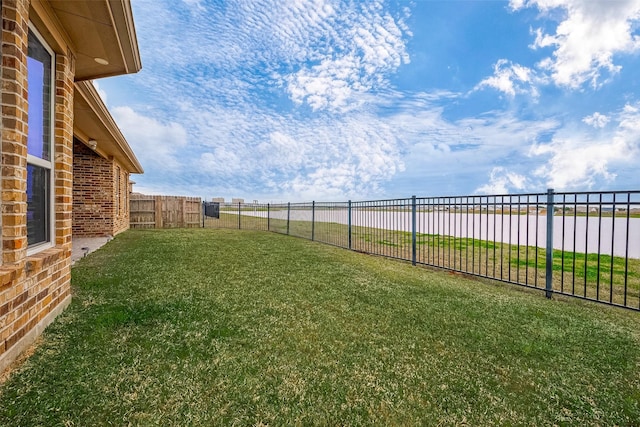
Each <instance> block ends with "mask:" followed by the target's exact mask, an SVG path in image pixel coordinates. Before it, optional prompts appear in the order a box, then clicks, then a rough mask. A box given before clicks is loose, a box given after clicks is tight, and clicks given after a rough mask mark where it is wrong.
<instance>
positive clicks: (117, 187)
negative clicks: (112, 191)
mask: <svg viewBox="0 0 640 427" xmlns="http://www.w3.org/2000/svg"><path fill="white" fill-rule="evenodd" d="M121 194H122V188H121V187H120V166H116V216H120V208H121V204H120V200H121V199H120V198H121Z"/></svg>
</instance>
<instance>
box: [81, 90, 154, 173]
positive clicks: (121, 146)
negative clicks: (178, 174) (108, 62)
mask: <svg viewBox="0 0 640 427" xmlns="http://www.w3.org/2000/svg"><path fill="white" fill-rule="evenodd" d="M73 115H74V120H73V134H74V135H75V136H76V137H77V138H78V139H79V140H81V141H82V142H84V143H85V144H86V145H87V146H89V147H90V148H92V149H93V150H94V151H95V152H96V153H98V154H99V155H101V156H102V157H104V158H114V159H116V160H117V161H118V163H120V164H121V165H122V167H123V168H125V169H126V170H127V171H129V172H130V173H143V172H144V170H143V169H142V166H141V165H140V162H139V161H138V159H137V158H136V156H135V154H134V153H133V150H132V149H131V147H130V146H129V144H128V143H127V140H126V139H125V138H124V136H123V135H122V132H120V129H119V128H118V125H116V122H115V121H114V120H113V117H111V114H110V113H109V111H108V110H107V107H106V105H104V102H103V101H102V98H100V95H99V94H98V91H97V90H96V88H95V86H94V85H93V83H91V82H86V81H83V82H77V83H76V84H75V94H74V101H73ZM91 140H93V141H95V142H96V147H95V148H94V147H91V144H90V142H89V141H91Z"/></svg>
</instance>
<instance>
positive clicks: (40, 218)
mask: <svg viewBox="0 0 640 427" xmlns="http://www.w3.org/2000/svg"><path fill="white" fill-rule="evenodd" d="M49 176H50V174H49V170H48V169H45V168H42V167H39V166H34V165H27V241H28V243H29V245H33V244H36V243H43V242H48V241H49Z"/></svg>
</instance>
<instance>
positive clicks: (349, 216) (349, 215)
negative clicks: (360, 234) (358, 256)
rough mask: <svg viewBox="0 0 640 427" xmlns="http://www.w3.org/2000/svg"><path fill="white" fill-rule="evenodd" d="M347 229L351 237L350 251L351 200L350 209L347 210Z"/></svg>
mask: <svg viewBox="0 0 640 427" xmlns="http://www.w3.org/2000/svg"><path fill="white" fill-rule="evenodd" d="M347 229H348V235H349V239H348V242H349V249H351V200H349V203H348V209H347Z"/></svg>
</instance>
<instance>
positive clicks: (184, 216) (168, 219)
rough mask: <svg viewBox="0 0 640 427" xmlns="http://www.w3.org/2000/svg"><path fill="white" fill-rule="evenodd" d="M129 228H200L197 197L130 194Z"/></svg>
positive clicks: (199, 205) (200, 214)
mask: <svg viewBox="0 0 640 427" xmlns="http://www.w3.org/2000/svg"><path fill="white" fill-rule="evenodd" d="M129 206H130V213H129V214H130V226H131V228H195V227H201V226H202V220H201V218H202V210H201V209H202V201H201V199H200V198H199V197H180V196H147V195H144V194H132V195H131V200H130V204H129Z"/></svg>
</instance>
